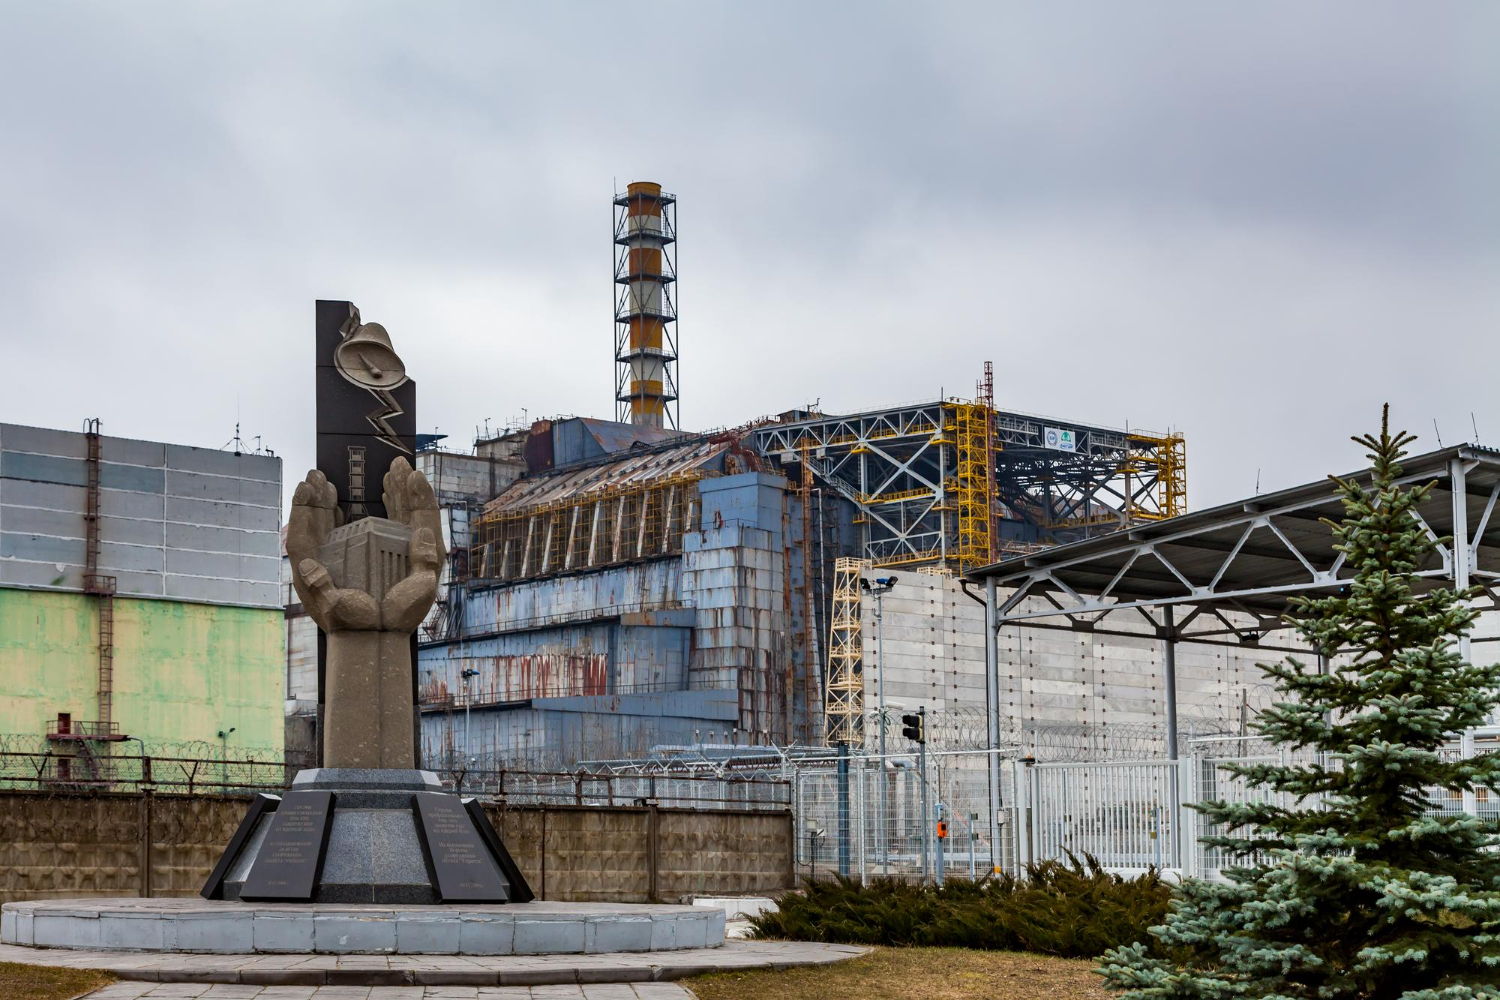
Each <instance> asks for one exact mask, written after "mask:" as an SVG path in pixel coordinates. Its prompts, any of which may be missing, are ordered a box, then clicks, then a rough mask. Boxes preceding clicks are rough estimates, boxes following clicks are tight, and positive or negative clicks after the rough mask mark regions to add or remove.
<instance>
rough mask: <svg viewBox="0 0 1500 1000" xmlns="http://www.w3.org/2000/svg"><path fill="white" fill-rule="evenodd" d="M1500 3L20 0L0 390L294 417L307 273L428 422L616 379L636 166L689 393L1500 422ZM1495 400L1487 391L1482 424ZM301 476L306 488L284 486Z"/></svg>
mask: <svg viewBox="0 0 1500 1000" xmlns="http://www.w3.org/2000/svg"><path fill="white" fill-rule="evenodd" d="M1497 39H1500V6H1497V5H1495V4H1493V3H1479V2H1476V3H1425V4H1411V3H1397V4H1377V3H1369V2H1358V3H1347V4H1340V3H1316V4H1308V3H1301V2H1298V3H1269V4H1228V3H1199V2H1187V0H1184V2H1180V3H1165V4H1156V3H1142V2H1135V3H1130V4H1119V3H1105V2H1099V3H1094V4H1080V3H1033V4H1025V5H1017V4H999V3H993V2H985V3H973V4H967V5H958V4H951V5H935V4H927V3H923V4H915V3H906V4H900V5H889V6H883V5H874V4H868V3H842V4H833V3H825V4H809V3H796V4H785V5H782V4H775V3H767V2H755V3H749V2H745V3H738V4H733V5H731V4H728V3H720V4H703V3H695V4H684V5H680V6H677V5H646V6H641V5H633V6H631V5H620V4H613V5H605V4H589V3H570V4H536V3H528V4H514V5H501V4H497V3H484V4H463V3H440V4H403V5H396V4H372V3H358V4H354V3H349V4H338V3H329V2H319V3H311V4H308V3H279V4H278V3H257V4H240V5H236V6H229V5H223V4H211V5H210V4H187V3H183V4H176V5H164V4H154V3H143V2H140V0H136V2H132V3H129V4H123V3H108V4H106V3H99V4H92V5H89V4H71V3H56V2H49V3H19V2H15V3H7V4H4V6H3V7H0V310H3V311H0V374H3V376H4V378H3V381H0V420H3V421H9V422H17V423H26V424H38V425H43V426H55V427H65V428H77V427H79V426H80V425H81V424H82V422H83V420H84V418H86V417H91V416H98V417H101V418H103V421H104V429H105V432H106V433H108V434H115V435H121V436H129V437H139V438H151V439H164V440H168V441H173V442H180V443H187V444H195V445H205V446H210V447H218V446H220V445H222V444H224V443H225V442H227V441H228V440H229V439H230V438H231V437H232V436H233V432H234V426H235V422H236V421H237V420H238V421H239V422H240V423H241V425H242V433H243V435H244V436H245V437H246V438H251V439H253V438H254V436H256V435H259V436H260V438H261V440H262V441H263V442H264V443H265V444H266V445H268V446H270V447H272V448H274V449H275V450H276V452H277V453H278V454H280V455H282V456H284V457H285V458H286V460H287V469H286V474H287V479H288V481H289V482H291V481H295V479H296V478H300V475H301V473H302V472H303V471H304V470H305V469H306V468H307V467H308V466H309V465H310V464H311V462H312V455H313V423H312V421H313V380H312V348H313V340H312V333H313V325H312V324H313V301H314V299H316V298H320V297H321V298H348V299H352V300H353V301H354V302H355V303H357V304H358V305H359V307H360V308H361V310H362V312H363V315H364V318H365V319H366V320H378V321H380V322H381V323H383V324H385V325H386V326H387V327H388V328H389V330H390V331H391V333H392V335H393V337H394V338H395V342H396V346H397V349H398V350H399V351H400V353H401V354H402V355H403V357H404V358H405V359H406V362H407V366H408V370H409V371H410V372H411V373H412V375H413V376H414V377H415V378H416V379H417V380H418V383H419V387H420V388H419V397H418V398H419V405H418V412H419V421H420V424H421V427H422V429H423V430H432V429H434V428H436V429H439V430H441V431H443V432H446V433H448V434H450V435H452V437H453V439H454V440H455V441H456V442H457V443H459V444H460V445H462V446H465V447H466V446H467V445H468V444H469V442H470V441H471V439H472V437H473V434H474V428H475V426H476V425H477V424H481V423H483V422H484V421H485V420H486V419H489V420H490V421H491V422H492V423H503V422H504V421H506V420H507V419H509V418H513V417H518V416H519V415H520V414H521V413H522V411H523V410H524V411H526V412H527V413H528V414H529V415H530V416H532V417H536V416H540V415H552V414H558V413H575V414H582V415H594V416H611V415H612V413H613V402H612V398H611V397H612V390H613V383H612V378H613V364H612V358H611V347H612V343H611V338H612V335H613V327H612V323H611V319H612V317H611V313H610V311H609V308H610V297H611V295H612V291H613V289H612V285H611V273H610V259H611V252H612V247H611V244H610V232H609V230H608V226H609V211H610V204H609V203H610V194H611V191H612V188H613V186H614V185H616V184H618V186H620V187H623V186H624V184H625V183H626V182H627V181H631V180H654V181H658V182H660V183H662V184H663V185H664V186H665V187H666V188H667V189H668V190H670V191H673V192H676V193H677V195H678V196H679V198H680V228H681V235H682V239H681V244H680V253H681V261H680V263H681V282H680V286H679V292H680V298H681V306H680V308H681V316H682V320H681V324H680V337H681V349H682V366H681V375H680V380H681V386H682V418H683V423H684V424H685V426H687V427H688V428H707V427H714V426H721V425H733V424H739V423H743V422H744V421H746V420H747V419H749V418H752V417H755V416H758V415H762V414H768V413H774V412H777V411H779V410H782V409H786V408H788V407H791V406H797V405H801V404H804V403H807V402H810V401H814V400H821V402H822V405H823V407H824V408H825V409H828V410H830V411H850V410H855V409H859V408H867V407H873V406H879V405H884V404H889V403H896V402H902V401H908V400H916V399H921V398H924V397H929V398H930V397H932V396H935V395H936V394H937V393H938V392H939V391H943V392H947V393H950V394H952V393H960V394H964V395H970V394H972V392H973V386H974V382H975V379H976V378H977V377H978V376H979V375H980V373H981V367H982V364H983V362H984V361H985V360H993V361H994V363H995V370H996V396H997V401H998V403H999V405H1000V406H1001V407H1002V408H1007V409H1015V410H1022V411H1027V412H1033V413H1042V414H1054V415H1060V416H1065V417H1068V418H1072V419H1075V420H1079V421H1086V422H1095V423H1102V424H1106V425H1111V426H1122V425H1124V424H1126V423H1127V421H1128V423H1129V425H1130V426H1132V427H1144V428H1152V429H1164V428H1168V427H1171V428H1177V429H1181V430H1182V431H1184V432H1185V433H1186V434H1187V440H1188V467H1189V494H1188V502H1189V506H1190V507H1192V508H1202V507H1206V506H1209V505H1212V504H1215V503H1221V502H1226V501H1230V500H1234V499H1236V498H1238V497H1240V496H1243V495H1247V494H1249V493H1251V492H1253V490H1254V489H1255V484H1256V476H1257V473H1258V474H1259V476H1260V482H1261V487H1262V489H1263V490H1270V489H1275V488H1279V487H1283V486H1289V485H1294V484H1296V483H1300V482H1303V481H1306V480H1308V479H1311V478H1315V477H1317V476H1320V475H1322V474H1324V473H1326V472H1329V471H1346V470H1347V469H1349V468H1351V467H1353V466H1354V465H1355V464H1357V462H1358V453H1357V449H1355V448H1354V446H1353V445H1351V444H1349V443H1348V441H1347V435H1348V434H1350V433H1353V432H1358V431H1363V430H1366V429H1368V428H1370V427H1371V426H1372V424H1373V423H1374V422H1375V421H1376V420H1378V415H1379V404H1380V403H1381V401H1383V400H1389V401H1390V402H1391V403H1392V405H1393V410H1394V413H1395V416H1396V419H1397V421H1398V422H1400V423H1402V424H1404V425H1407V426H1408V427H1410V428H1411V429H1412V430H1414V431H1417V432H1418V433H1420V434H1421V435H1422V440H1421V441H1420V443H1419V445H1418V447H1419V448H1422V449H1425V448H1429V447H1435V446H1436V442H1435V440H1434V431H1433V421H1434V420H1436V422H1437V425H1438V427H1439V429H1440V430H1441V433H1442V440H1443V443H1445V444H1453V443H1456V442H1459V441H1463V440H1471V439H1473V437H1474V431H1473V427H1474V425H1476V424H1477V427H1478V435H1479V439H1480V441H1481V442H1482V443H1486V444H1490V445H1500V391H1497V389H1496V381H1497V375H1500V340H1497V330H1500V190H1497V189H1500V58H1497V57H1496V43H1497ZM1471 413H1472V420H1471ZM287 492H288V494H289V493H290V490H289V489H288V491H287Z"/></svg>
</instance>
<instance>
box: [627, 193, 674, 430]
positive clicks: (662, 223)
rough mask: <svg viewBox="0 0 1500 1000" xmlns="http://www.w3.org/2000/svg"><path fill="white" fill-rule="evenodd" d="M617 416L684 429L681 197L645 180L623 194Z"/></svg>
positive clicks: (655, 425) (648, 424) (635, 421)
mask: <svg viewBox="0 0 1500 1000" xmlns="http://www.w3.org/2000/svg"><path fill="white" fill-rule="evenodd" d="M614 204H615V208H614V232H615V235H614V240H615V402H616V419H618V420H620V421H622V422H623V421H627V420H628V421H629V422H630V423H632V424H636V425H638V426H642V427H672V428H676V427H677V426H678V424H677V416H678V414H677V334H676V327H675V325H674V324H675V323H676V322H677V305H676V296H675V294H674V291H673V287H674V285H675V283H676V281H677V199H676V198H675V197H674V196H672V195H670V194H666V193H664V192H663V191H662V189H661V185H660V184H653V183H650V182H649V181H637V182H635V183H633V184H630V185H628V186H627V187H626V189H625V193H624V194H617V195H615V203H614Z"/></svg>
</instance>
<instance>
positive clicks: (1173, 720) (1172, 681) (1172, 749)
mask: <svg viewBox="0 0 1500 1000" xmlns="http://www.w3.org/2000/svg"><path fill="white" fill-rule="evenodd" d="M1161 611H1162V622H1163V623H1164V625H1163V632H1164V633H1165V634H1164V637H1163V639H1162V665H1163V668H1164V670H1163V673H1164V674H1165V684H1164V687H1165V695H1166V701H1167V706H1166V707H1167V759H1168V760H1170V761H1173V762H1174V763H1175V762H1176V760H1177V626H1176V624H1175V622H1174V620H1173V614H1172V605H1170V604H1168V605H1165V606H1163V607H1162V609H1161ZM1171 786H1172V787H1171V805H1170V808H1169V810H1168V811H1169V813H1170V815H1171V817H1172V845H1171V847H1172V855H1171V856H1172V863H1173V864H1174V865H1175V866H1177V867H1179V868H1181V867H1182V838H1181V836H1180V835H1179V834H1180V831H1179V829H1178V826H1179V824H1178V822H1177V819H1178V817H1179V816H1180V815H1181V814H1182V789H1181V787H1180V784H1179V782H1178V780H1177V768H1175V767H1174V768H1172V769H1171Z"/></svg>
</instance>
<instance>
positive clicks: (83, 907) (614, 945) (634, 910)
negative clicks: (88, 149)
mask: <svg viewBox="0 0 1500 1000" xmlns="http://www.w3.org/2000/svg"><path fill="white" fill-rule="evenodd" d="M0 943H3V944H7V945H21V946H24V947H27V948H64V949H86V950H89V951H139V952H156V953H177V954H220V955H600V954H610V953H617V952H646V951H681V950H692V949H698V948H718V947H719V946H721V945H722V944H723V943H724V911H723V910H722V909H719V908H717V907H714V908H709V907H703V906H676V905H660V904H648V903H551V902H541V901H537V902H531V903H520V904H515V905H507V906H485V905H475V906H462V905H460V906H454V905H451V904H450V905H445V906H404V905H387V906H371V905H368V904H360V905H349V904H338V903H314V904H311V905H305V904H288V903H242V902H222V901H209V900H204V899H195V898H188V899H48V900H34V901H30V902H21V903H6V904H5V905H4V907H3V909H0ZM204 968H210V966H204Z"/></svg>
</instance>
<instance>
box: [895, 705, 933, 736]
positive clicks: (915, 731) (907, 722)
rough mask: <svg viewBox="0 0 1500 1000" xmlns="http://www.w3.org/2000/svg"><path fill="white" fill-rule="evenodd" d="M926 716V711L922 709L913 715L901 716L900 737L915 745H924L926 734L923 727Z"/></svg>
mask: <svg viewBox="0 0 1500 1000" xmlns="http://www.w3.org/2000/svg"><path fill="white" fill-rule="evenodd" d="M926 714H927V713H926V710H925V709H924V710H921V711H919V712H917V713H916V714H915V715H903V716H901V735H902V736H905V737H906V738H907V739H909V740H911V741H913V742H915V743H926V742H927V733H926V732H925V729H926V726H925V725H924V723H925V722H926V718H925V716H926Z"/></svg>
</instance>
